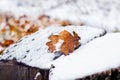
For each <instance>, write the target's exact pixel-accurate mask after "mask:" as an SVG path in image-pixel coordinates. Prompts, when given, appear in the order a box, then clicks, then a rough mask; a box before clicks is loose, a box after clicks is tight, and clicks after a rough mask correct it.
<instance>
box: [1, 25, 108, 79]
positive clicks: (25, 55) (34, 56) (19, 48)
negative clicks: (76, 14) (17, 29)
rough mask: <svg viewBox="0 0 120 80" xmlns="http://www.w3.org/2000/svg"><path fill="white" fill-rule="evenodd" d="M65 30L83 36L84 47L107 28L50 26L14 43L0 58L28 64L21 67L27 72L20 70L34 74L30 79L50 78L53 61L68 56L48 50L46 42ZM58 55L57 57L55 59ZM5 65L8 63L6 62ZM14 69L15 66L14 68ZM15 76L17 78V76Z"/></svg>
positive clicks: (103, 33) (101, 34)
mask: <svg viewBox="0 0 120 80" xmlns="http://www.w3.org/2000/svg"><path fill="white" fill-rule="evenodd" d="M64 30H66V31H68V32H69V33H70V34H71V35H72V37H73V38H74V37H75V36H76V35H75V34H74V33H73V32H75V33H76V34H78V36H79V37H80V38H81V39H80V40H79V42H80V44H81V46H80V47H82V46H83V45H86V44H87V43H88V42H91V41H92V40H93V39H95V38H97V37H100V36H103V35H105V34H106V32H105V30H102V29H98V28H92V27H88V26H66V27H58V26H53V27H48V28H46V29H44V30H39V31H37V32H36V33H34V34H32V35H30V36H26V37H24V38H22V39H21V40H20V41H18V42H17V43H16V44H13V45H11V46H10V47H8V48H7V49H6V50H5V51H4V52H3V55H1V56H0V60H2V61H6V60H7V61H11V60H13V59H15V61H16V62H17V65H14V66H15V67H16V66H18V67H19V66H20V65H21V63H22V65H23V64H24V65H26V66H23V67H20V68H21V69H22V68H23V69H24V67H25V68H26V72H24V71H23V70H20V71H21V72H20V73H26V74H27V75H29V76H32V77H30V79H37V78H36V77H38V76H39V75H41V76H42V80H48V75H49V69H51V65H52V62H53V61H56V60H58V59H60V58H62V57H66V56H65V55H58V54H56V53H51V52H50V51H48V46H47V45H46V43H47V42H48V41H50V40H49V39H48V38H49V36H51V35H59V33H60V32H62V31H64ZM73 40H74V39H73ZM80 47H78V48H77V49H75V50H74V51H76V50H78V49H79V48H80ZM56 49H57V48H56ZM74 51H73V52H71V53H70V54H69V55H72V53H74ZM74 54H75V53H74ZM56 57H57V59H55V58H56ZM18 63H20V65H18ZM4 64H5V63H4ZM5 66H7V65H6V64H5ZM33 67H34V68H33ZM10 68H11V67H10ZM5 69H7V67H5ZM5 69H4V70H5ZM14 69H15V68H14V67H13V68H12V70H14ZM15 70H16V72H17V71H18V73H16V74H20V73H19V68H16V69H15ZM30 70H31V73H29V71H30ZM13 72H14V71H13ZM39 72H40V73H39ZM0 74H3V73H0ZM5 74H7V73H5ZM9 74H12V73H11V72H9ZM14 76H15V75H14ZM14 78H16V76H15V77H14ZM40 78H41V77H40ZM25 79H26V78H25ZM30 79H28V80H30ZM3 80H4V79H3ZM23 80H24V79H23ZM26 80H27V79H26Z"/></svg>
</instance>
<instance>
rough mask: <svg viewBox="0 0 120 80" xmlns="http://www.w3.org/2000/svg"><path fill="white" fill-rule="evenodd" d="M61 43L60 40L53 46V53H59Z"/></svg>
mask: <svg viewBox="0 0 120 80" xmlns="http://www.w3.org/2000/svg"><path fill="white" fill-rule="evenodd" d="M63 42H64V40H61V39H60V40H59V41H58V42H57V43H56V44H55V48H56V50H55V51H54V52H56V51H60V47H61V45H62V44H63Z"/></svg>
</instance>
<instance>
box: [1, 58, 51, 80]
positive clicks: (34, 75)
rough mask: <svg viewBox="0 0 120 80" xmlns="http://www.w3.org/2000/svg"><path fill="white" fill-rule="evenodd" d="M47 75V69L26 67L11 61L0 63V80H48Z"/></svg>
mask: <svg viewBox="0 0 120 80" xmlns="http://www.w3.org/2000/svg"><path fill="white" fill-rule="evenodd" d="M38 73H39V74H38ZM48 75H49V70H48V69H44V70H43V69H38V68H34V67H28V66H26V65H24V64H20V63H17V62H16V61H13V60H12V61H1V62H0V80H48Z"/></svg>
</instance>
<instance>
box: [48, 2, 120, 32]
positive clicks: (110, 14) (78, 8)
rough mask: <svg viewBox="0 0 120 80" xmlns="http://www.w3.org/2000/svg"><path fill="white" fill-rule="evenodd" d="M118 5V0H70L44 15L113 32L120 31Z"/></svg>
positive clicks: (119, 9)
mask: <svg viewBox="0 0 120 80" xmlns="http://www.w3.org/2000/svg"><path fill="white" fill-rule="evenodd" d="M119 5H120V1H119V0H91V1H89V0H72V1H70V3H68V4H64V5H61V6H59V7H57V8H55V9H52V10H50V11H49V12H46V14H47V15H49V16H51V17H52V18H58V19H61V20H69V21H71V22H76V23H79V22H83V23H84V24H85V25H89V26H93V27H99V28H103V29H105V30H107V31H108V32H115V31H116V30H117V31H120V27H119V25H120V16H119V14H120V7H119Z"/></svg>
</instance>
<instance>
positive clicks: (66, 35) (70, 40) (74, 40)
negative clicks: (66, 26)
mask: <svg viewBox="0 0 120 80" xmlns="http://www.w3.org/2000/svg"><path fill="white" fill-rule="evenodd" d="M48 39H49V40H50V41H49V42H47V43H46V45H47V46H48V47H49V48H48V50H49V51H50V52H54V51H55V50H56V47H55V44H57V43H58V41H59V40H63V41H64V42H63V43H62V45H61V47H60V51H59V52H61V53H63V54H64V55H68V54H69V53H71V52H73V51H74V50H75V48H77V47H79V46H80V42H79V39H80V37H79V36H78V35H77V33H76V32H73V35H72V34H71V33H70V32H68V31H66V30H64V31H62V32H60V33H59V34H58V35H51V36H49V37H48Z"/></svg>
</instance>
